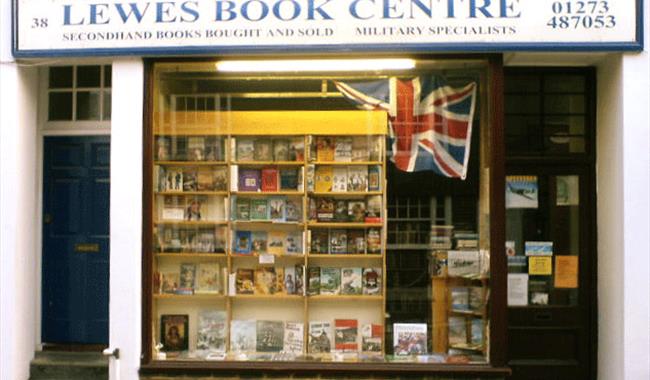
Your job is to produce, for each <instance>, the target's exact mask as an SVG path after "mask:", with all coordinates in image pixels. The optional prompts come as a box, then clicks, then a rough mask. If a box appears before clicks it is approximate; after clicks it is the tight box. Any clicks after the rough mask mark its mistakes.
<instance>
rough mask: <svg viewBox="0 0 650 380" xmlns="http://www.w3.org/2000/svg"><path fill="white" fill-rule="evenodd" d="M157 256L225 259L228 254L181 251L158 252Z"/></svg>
mask: <svg viewBox="0 0 650 380" xmlns="http://www.w3.org/2000/svg"><path fill="white" fill-rule="evenodd" d="M155 255H156V257H159V258H183V259H195V258H196V259H198V258H206V259H207V258H210V259H213V258H214V259H225V258H226V257H227V256H226V254H225V253H192V252H180V253H156V254H155Z"/></svg>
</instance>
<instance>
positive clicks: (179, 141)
mask: <svg viewBox="0 0 650 380" xmlns="http://www.w3.org/2000/svg"><path fill="white" fill-rule="evenodd" d="M171 159H172V160H174V161H187V159H188V154H187V137H172V155H171Z"/></svg>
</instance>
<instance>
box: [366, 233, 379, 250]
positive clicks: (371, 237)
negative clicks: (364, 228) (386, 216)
mask: <svg viewBox="0 0 650 380" xmlns="http://www.w3.org/2000/svg"><path fill="white" fill-rule="evenodd" d="M366 249H367V251H368V253H371V254H379V253H381V230H380V229H379V228H368V233H367V234H366Z"/></svg>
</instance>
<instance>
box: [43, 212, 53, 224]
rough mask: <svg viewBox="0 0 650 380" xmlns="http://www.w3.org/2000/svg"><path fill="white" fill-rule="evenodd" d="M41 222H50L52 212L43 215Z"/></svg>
mask: <svg viewBox="0 0 650 380" xmlns="http://www.w3.org/2000/svg"><path fill="white" fill-rule="evenodd" d="M43 223H45V224H51V223H52V214H45V215H43Z"/></svg>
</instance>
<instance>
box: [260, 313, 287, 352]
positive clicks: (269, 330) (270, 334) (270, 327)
mask: <svg viewBox="0 0 650 380" xmlns="http://www.w3.org/2000/svg"><path fill="white" fill-rule="evenodd" d="M256 335H257V339H256V341H257V344H256V348H257V352H280V351H282V347H283V343H284V322H282V321H257V331H256Z"/></svg>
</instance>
